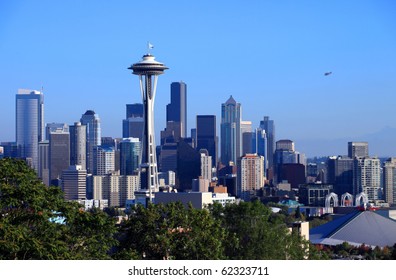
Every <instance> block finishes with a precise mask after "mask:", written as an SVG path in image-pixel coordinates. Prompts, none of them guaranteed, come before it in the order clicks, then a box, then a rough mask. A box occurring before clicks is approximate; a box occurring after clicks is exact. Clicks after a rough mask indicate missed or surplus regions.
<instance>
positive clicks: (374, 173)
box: [353, 157, 382, 200]
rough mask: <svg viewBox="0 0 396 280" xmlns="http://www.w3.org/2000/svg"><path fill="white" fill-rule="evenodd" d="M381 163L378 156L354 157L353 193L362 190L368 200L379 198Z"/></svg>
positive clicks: (355, 193)
mask: <svg viewBox="0 0 396 280" xmlns="http://www.w3.org/2000/svg"><path fill="white" fill-rule="evenodd" d="M380 188H381V163H380V160H379V159H378V158H363V157H362V158H360V157H355V159H354V161H353V195H357V194H359V193H361V192H364V193H365V194H366V195H367V197H368V199H369V200H377V199H381V198H382V197H381V195H380Z"/></svg>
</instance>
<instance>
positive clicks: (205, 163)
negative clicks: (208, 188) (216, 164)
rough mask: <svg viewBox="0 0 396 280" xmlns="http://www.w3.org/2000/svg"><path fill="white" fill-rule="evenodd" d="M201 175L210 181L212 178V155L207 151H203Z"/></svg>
mask: <svg viewBox="0 0 396 280" xmlns="http://www.w3.org/2000/svg"><path fill="white" fill-rule="evenodd" d="M205 151H206V150H205ZM201 177H202V178H203V179H206V180H208V181H209V182H210V181H211V180H212V157H211V156H208V152H207V151H206V153H202V152H201Z"/></svg>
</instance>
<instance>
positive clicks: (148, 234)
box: [115, 203, 225, 260]
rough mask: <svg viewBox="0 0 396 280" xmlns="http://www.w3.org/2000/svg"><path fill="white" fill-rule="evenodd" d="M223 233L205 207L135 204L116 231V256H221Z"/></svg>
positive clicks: (157, 257)
mask: <svg viewBox="0 0 396 280" xmlns="http://www.w3.org/2000/svg"><path fill="white" fill-rule="evenodd" d="M224 236H225V231H224V229H222V228H221V226H220V223H219V222H218V221H216V220H215V219H213V217H212V216H211V214H210V212H209V211H207V210H199V209H194V208H192V207H191V206H190V207H188V208H187V209H186V208H185V207H184V206H183V204H181V203H169V204H166V205H164V204H158V205H154V204H150V205H149V206H148V207H147V208H144V207H143V206H141V205H137V206H136V207H135V208H134V209H133V211H132V213H131V215H130V216H129V219H128V220H127V221H126V222H124V224H123V225H122V227H121V231H120V240H121V244H120V246H119V248H118V253H117V254H116V256H115V257H116V258H129V257H131V258H135V257H136V256H138V257H140V258H145V259H196V260H204V259H222V258H224V255H223V245H222V241H223V239H224Z"/></svg>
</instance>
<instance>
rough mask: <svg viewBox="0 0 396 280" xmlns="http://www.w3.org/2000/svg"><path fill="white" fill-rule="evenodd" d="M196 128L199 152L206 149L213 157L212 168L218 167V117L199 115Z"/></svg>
mask: <svg viewBox="0 0 396 280" xmlns="http://www.w3.org/2000/svg"><path fill="white" fill-rule="evenodd" d="M196 127H197V128H196V139H197V140H196V143H197V145H196V146H197V150H198V151H199V150H200V149H206V150H207V151H208V153H209V155H210V156H211V157H212V166H216V165H217V159H218V143H217V142H218V140H217V139H218V138H217V130H216V116H215V115H198V116H197V124H196Z"/></svg>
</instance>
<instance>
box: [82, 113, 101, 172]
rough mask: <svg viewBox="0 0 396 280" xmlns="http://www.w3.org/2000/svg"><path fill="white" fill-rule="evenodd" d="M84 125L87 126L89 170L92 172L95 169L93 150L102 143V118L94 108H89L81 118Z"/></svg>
mask: <svg viewBox="0 0 396 280" xmlns="http://www.w3.org/2000/svg"><path fill="white" fill-rule="evenodd" d="M80 122H81V124H82V125H85V126H86V130H87V136H86V140H87V147H86V151H87V156H86V161H87V172H88V173H92V172H93V169H94V163H93V161H94V159H93V150H94V147H95V146H100V145H101V139H102V138H101V128H100V118H99V115H98V114H96V113H95V112H94V111H93V110H87V111H86V112H85V113H84V114H83V115H82V116H81V119H80Z"/></svg>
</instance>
